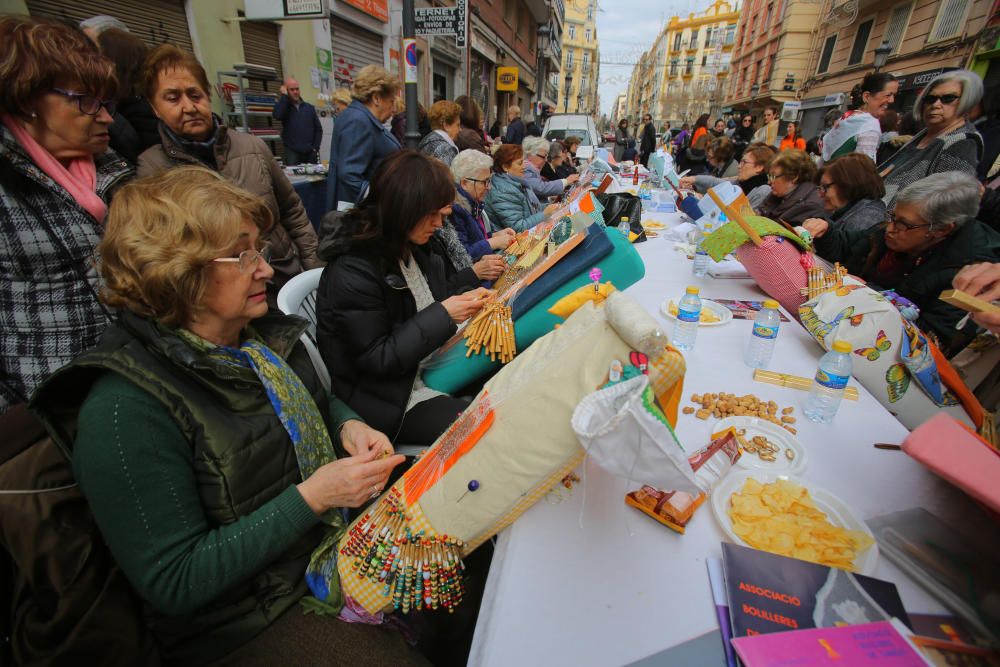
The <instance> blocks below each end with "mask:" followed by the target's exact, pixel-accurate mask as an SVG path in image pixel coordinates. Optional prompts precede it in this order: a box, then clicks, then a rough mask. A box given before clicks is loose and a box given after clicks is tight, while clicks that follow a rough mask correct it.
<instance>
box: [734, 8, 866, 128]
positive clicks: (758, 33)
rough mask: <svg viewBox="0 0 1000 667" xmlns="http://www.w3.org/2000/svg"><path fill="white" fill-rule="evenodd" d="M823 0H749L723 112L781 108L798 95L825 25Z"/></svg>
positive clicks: (740, 25)
mask: <svg viewBox="0 0 1000 667" xmlns="http://www.w3.org/2000/svg"><path fill="white" fill-rule="evenodd" d="M826 1H829V0H826ZM848 1H850V2H858V1H859V0H848ZM822 5H823V3H822V2H813V1H809V0H746V2H745V3H744V5H743V9H742V11H741V12H740V19H739V23H738V24H737V28H736V43H735V44H734V46H733V55H732V59H731V63H730V71H731V75H730V76H729V81H728V85H727V86H726V92H725V96H724V100H723V108H722V111H723V112H724V113H726V112H746V111H749V110H751V108H752V112H753V114H754V115H755V116H760V115H761V113H762V110H763V108H764V107H766V106H775V107H777V108H778V109H779V110H780V108H781V105H782V104H784V103H785V102H787V101H791V100H795V99H797V98H798V92H797V91H798V89H799V88H800V87H801V85H802V82H803V81H804V80H805V78H806V77H808V76H809V75H810V72H809V63H810V61H811V60H812V54H811V48H812V44H813V40H814V34H815V32H816V31H817V30H820V29H822V26H821V25H820V17H821V15H822Z"/></svg>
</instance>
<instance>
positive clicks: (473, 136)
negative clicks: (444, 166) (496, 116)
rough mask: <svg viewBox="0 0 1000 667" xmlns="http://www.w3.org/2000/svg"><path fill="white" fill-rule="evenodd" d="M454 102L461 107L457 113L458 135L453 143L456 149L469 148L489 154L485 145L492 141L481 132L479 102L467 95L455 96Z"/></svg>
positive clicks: (481, 118) (481, 119)
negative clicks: (459, 127)
mask: <svg viewBox="0 0 1000 667" xmlns="http://www.w3.org/2000/svg"><path fill="white" fill-rule="evenodd" d="M455 104H457V105H458V106H459V107H460V108H461V109H462V112H461V114H459V121H460V123H461V129H460V130H459V131H458V136H457V137H455V145H456V146H458V150H459V151H464V150H466V149H468V148H471V149H473V150H477V151H482V152H484V153H486V154H487V155H489V154H490V151H489V149H488V148H487V146H489V145H490V144H491V143H492V142H491V141H490V140H489V139H488V138H487V136H486V133H485V132H483V110H482V108H480V106H479V102H477V101H476V100H475V99H473V98H472V97H469V96H468V95H461V96H459V97H456V98H455Z"/></svg>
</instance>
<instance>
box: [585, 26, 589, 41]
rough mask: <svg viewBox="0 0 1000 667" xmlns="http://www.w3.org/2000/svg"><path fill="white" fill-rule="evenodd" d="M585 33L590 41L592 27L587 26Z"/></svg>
mask: <svg viewBox="0 0 1000 667" xmlns="http://www.w3.org/2000/svg"><path fill="white" fill-rule="evenodd" d="M584 34H585V35H586V38H587V41H588V42H589V41H590V28H587V29H586V30H585V31H584Z"/></svg>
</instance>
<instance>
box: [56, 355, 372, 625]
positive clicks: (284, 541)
mask: <svg viewBox="0 0 1000 667" xmlns="http://www.w3.org/2000/svg"><path fill="white" fill-rule="evenodd" d="M330 407H331V415H332V417H333V418H332V420H331V421H332V423H333V424H334V425H335V426H337V428H336V429H334V430H333V431H332V432H333V433H337V432H338V431H339V426H340V425H341V424H343V422H344V421H347V419H351V418H356V417H354V415H353V413H350V410H349V409H346V410H343V409H341V410H338V408H340V407H343V408H346V406H344V404H343V403H341V402H340V401H331V406H330ZM73 471H74V473H75V474H76V478H77V481H78V482H79V484H80V487H81V489H82V490H83V493H84V495H86V497H87V500H88V501H89V503H90V505H91V507H92V508H93V512H94V516H95V517H96V518H97V522H98V524H99V526H100V529H101V533H102V534H103V535H104V538H105V540H106V541H107V544H108V546H109V547H110V549H111V552H112V553H113V554H114V557H115V560H116V561H117V562H118V563H119V565H120V566H121V568H122V570H123V571H124V572H125V575H126V576H127V577H128V579H129V581H131V583H132V585H133V586H134V587H135V588H136V590H137V591H138V593H139V594H140V595H141V596H142V597H143V598H144V599H146V600H147V601H148V602H149V603H150V604H151V605H152V606H153V607H154V608H156V609H158V610H160V611H161V612H163V613H165V614H168V615H181V614H186V613H190V612H192V611H194V610H196V609H198V608H200V607H202V606H203V605H205V604H207V603H208V602H210V601H212V600H213V599H215V598H216V597H218V596H219V595H221V594H223V593H224V592H225V591H227V590H228V589H229V588H231V587H232V586H234V585H236V584H238V583H240V582H242V581H244V580H246V579H248V578H250V577H251V576H253V575H254V574H256V573H257V572H259V571H260V570H261V569H263V568H264V567H265V566H266V565H268V564H269V563H270V562H271V561H272V560H273V559H275V558H276V557H277V556H279V555H280V554H282V553H283V552H284V551H285V550H286V549H288V548H290V547H291V546H292V545H293V543H294V542H295V541H296V540H297V539H299V538H301V537H302V536H303V535H304V534H305V533H306V532H307V531H308V530H309V529H310V528H312V527H313V526H315V525H316V524H317V523H318V521H319V519H318V517H316V515H315V514H314V513H313V511H312V510H311V509H310V508H309V506H308V505H306V503H305V501H304V500H303V499H302V496H301V495H300V494H299V492H298V489H297V488H296V487H295V486H294V485H290V486H289V487H288V488H287V489H285V490H284V491H283V492H281V493H280V494H279V495H277V496H276V497H275V498H273V499H272V500H270V501H269V502H267V503H266V504H264V505H262V506H261V507H260V508H258V509H257V510H255V511H253V512H251V513H250V514H248V515H246V516H243V517H241V518H239V519H238V520H237V521H235V522H233V523H231V524H228V525H222V526H218V525H213V524H211V523H210V522H209V521H208V519H207V518H206V516H205V511H204V510H203V509H202V506H201V503H200V502H199V495H198V482H197V479H196V477H195V472H194V467H193V456H192V449H191V445H190V443H188V442H187V440H186V439H185V437H184V435H183V434H182V432H181V430H180V428H179V427H178V426H177V424H176V423H175V422H174V421H173V419H171V417H170V414H169V413H168V412H167V410H166V408H164V406H163V405H162V404H161V403H160V402H158V401H157V400H156V399H154V398H153V397H152V396H151V395H149V394H148V393H146V392H145V391H143V390H142V389H140V388H139V387H137V386H136V385H134V384H132V383H131V382H129V381H128V380H126V379H124V378H122V377H121V376H120V375H117V374H115V373H107V374H105V375H104V376H102V377H101V379H100V380H98V381H97V383H96V384H95V385H94V387H93V389H92V390H91V391H90V394H89V395H88V396H87V399H86V401H85V402H84V404H83V408H82V410H81V412H80V418H79V432H78V434H77V438H76V441H75V446H74V451H73Z"/></svg>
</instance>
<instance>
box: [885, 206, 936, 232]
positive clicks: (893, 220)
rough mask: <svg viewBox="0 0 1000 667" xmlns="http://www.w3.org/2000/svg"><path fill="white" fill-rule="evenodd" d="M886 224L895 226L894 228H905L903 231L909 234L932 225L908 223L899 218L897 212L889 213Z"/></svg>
mask: <svg viewBox="0 0 1000 667" xmlns="http://www.w3.org/2000/svg"><path fill="white" fill-rule="evenodd" d="M885 222H886V224H887V225H893V226H895V225H899V226H900V227H902V228H903V231H905V232H909V231H912V230H914V229H920V228H921V227H930V225H914V224H913V223H912V222H907V221H906V220H902V219H900V218H897V217H896V212H895V211H889V213H888V214H887V215H886V218H885Z"/></svg>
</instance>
